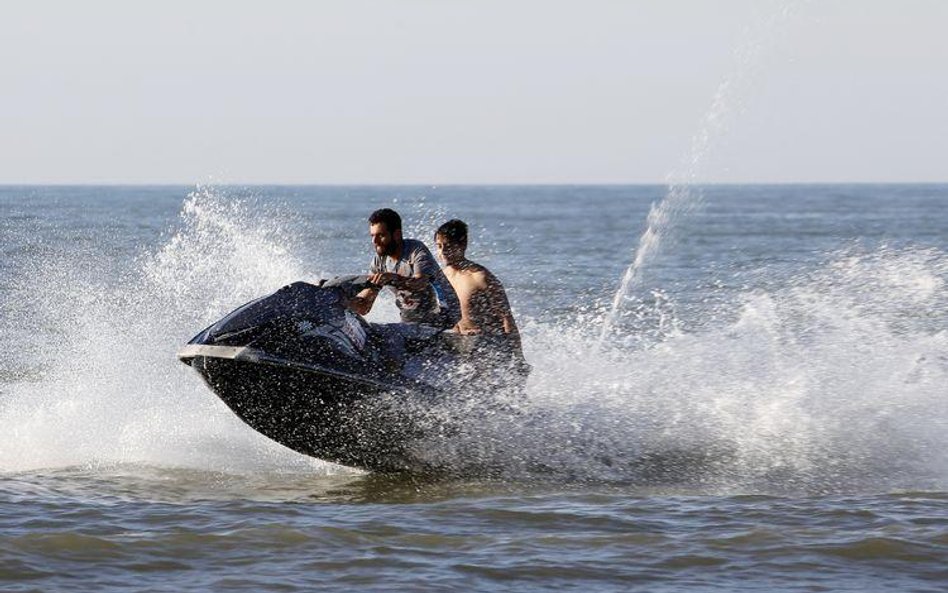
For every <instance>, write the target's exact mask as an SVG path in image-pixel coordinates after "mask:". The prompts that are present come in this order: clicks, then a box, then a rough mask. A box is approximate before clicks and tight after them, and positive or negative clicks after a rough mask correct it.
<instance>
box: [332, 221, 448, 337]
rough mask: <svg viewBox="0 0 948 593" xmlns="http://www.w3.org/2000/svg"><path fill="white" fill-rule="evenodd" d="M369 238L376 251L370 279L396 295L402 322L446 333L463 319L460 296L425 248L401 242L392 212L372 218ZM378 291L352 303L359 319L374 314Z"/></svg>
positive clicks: (399, 226)
mask: <svg viewBox="0 0 948 593" xmlns="http://www.w3.org/2000/svg"><path fill="white" fill-rule="evenodd" d="M369 236H370V237H372V245H373V246H374V247H375V259H374V260H373V261H372V266H371V268H370V276H369V279H370V280H371V281H372V283H373V284H377V285H378V286H382V287H386V286H387V287H388V288H389V289H390V290H392V291H393V292H394V293H395V304H396V306H398V310H399V312H400V313H401V318H402V321H403V322H406V323H421V324H425V325H431V326H435V327H440V328H444V329H449V328H452V327H454V325H455V324H457V322H458V321H459V320H460V319H461V307H460V305H459V304H458V297H457V294H456V293H455V292H454V288H453V287H452V286H451V283H450V282H448V279H447V278H446V277H445V275H444V272H442V271H441V268H440V267H439V266H438V264H437V262H435V259H434V257H432V255H431V252H430V251H429V250H428V248H427V247H425V244H424V243H422V242H421V241H418V240H416V239H404V238H402V219H401V217H400V216H399V215H398V213H397V212H395V211H394V210H392V209H390V208H383V209H381V210H376V211H375V212H373V213H372V215H371V216H369ZM378 293H379V289H377V288H367V289H365V290H363V291H362V292H360V293H359V294H358V296H356V297H355V298H353V299H351V300H350V301H349V307H350V308H351V309H352V310H353V311H355V312H356V313H358V314H360V315H366V314H367V313H368V312H369V311H371V310H372V304H373V303H374V302H375V298H376V297H377V296H378Z"/></svg>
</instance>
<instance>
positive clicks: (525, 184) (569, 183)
mask: <svg viewBox="0 0 948 593" xmlns="http://www.w3.org/2000/svg"><path fill="white" fill-rule="evenodd" d="M741 185H746V186H755V185H756V186H781V185H948V180H944V181H689V182H686V183H681V182H671V181H564V182H542V181H541V182H523V181H512V182H511V181H508V182H489V181H480V182H449V183H433V182H377V181H373V182H315V181H313V182H260V181H254V182H241V181H204V182H199V181H190V182H183V181H160V182H151V181H56V182H36V181H27V182H8V181H0V187H206V186H210V187H432V188H434V187H629V186H649V187H656V186H658V187H671V186H688V187H698V186H702V187H709V186H710V187H713V186H741Z"/></svg>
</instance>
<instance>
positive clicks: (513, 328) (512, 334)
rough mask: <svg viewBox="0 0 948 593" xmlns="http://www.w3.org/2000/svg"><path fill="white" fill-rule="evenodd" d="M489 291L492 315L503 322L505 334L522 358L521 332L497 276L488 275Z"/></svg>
mask: <svg viewBox="0 0 948 593" xmlns="http://www.w3.org/2000/svg"><path fill="white" fill-rule="evenodd" d="M487 290H488V295H489V300H488V302H489V303H490V308H491V314H492V315H494V316H495V317H496V318H499V319H501V320H502V323H503V327H504V334H506V335H507V338H508V339H509V340H510V341H511V342H512V343H513V345H514V348H515V349H516V350H517V352H518V353H519V354H520V356H521V357H522V356H523V347H522V345H521V342H520V330H519V329H518V328H517V322H516V321H514V316H513V312H512V311H511V310H510V301H508V300H507V291H505V290H504V285H503V284H501V283H500V280H498V279H497V277H496V276H494V275H493V274H488V275H487Z"/></svg>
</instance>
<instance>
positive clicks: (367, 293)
mask: <svg viewBox="0 0 948 593" xmlns="http://www.w3.org/2000/svg"><path fill="white" fill-rule="evenodd" d="M378 295H379V291H378V290H376V289H374V288H366V289H365V290H363V291H361V292H360V293H359V294H357V295H356V296H354V297H352V298H351V299H349V308H350V309H352V310H353V311H355V312H356V313H358V314H359V315H368V314H369V311H371V310H372V304H373V303H375V297H377V296H378Z"/></svg>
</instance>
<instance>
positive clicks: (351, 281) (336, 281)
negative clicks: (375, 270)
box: [319, 274, 382, 299]
mask: <svg viewBox="0 0 948 593" xmlns="http://www.w3.org/2000/svg"><path fill="white" fill-rule="evenodd" d="M319 286H320V287H321V288H336V289H338V290H339V291H340V292H341V293H342V294H343V295H344V296H345V297H346V298H347V299H351V298H352V297H354V296H356V295H357V294H359V293H360V292H362V291H363V290H365V289H366V288H371V289H373V290H381V288H382V287H381V286H379V285H378V284H375V283H374V282H372V281H370V280H369V276H368V274H353V275H348V276H336V277H335V278H332V279H329V280H320V281H319Z"/></svg>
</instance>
